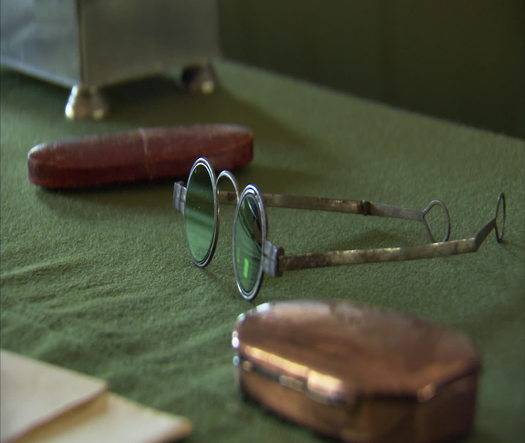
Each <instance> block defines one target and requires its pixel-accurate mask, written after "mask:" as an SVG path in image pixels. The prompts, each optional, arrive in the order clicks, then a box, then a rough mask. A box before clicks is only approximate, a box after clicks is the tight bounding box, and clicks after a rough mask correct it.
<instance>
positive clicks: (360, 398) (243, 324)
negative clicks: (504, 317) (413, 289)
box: [232, 300, 481, 442]
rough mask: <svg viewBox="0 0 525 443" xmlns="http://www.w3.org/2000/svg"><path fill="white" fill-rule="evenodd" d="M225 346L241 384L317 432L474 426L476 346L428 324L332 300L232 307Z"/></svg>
mask: <svg viewBox="0 0 525 443" xmlns="http://www.w3.org/2000/svg"><path fill="white" fill-rule="evenodd" d="M232 345H233V348H234V349H235V351H236V356H235V358H234V364H235V367H236V374H237V382H238V386H239V388H240V389H241V390H242V391H243V392H244V393H245V394H246V395H247V396H248V397H251V398H253V399H254V400H256V401H258V402H260V403H261V404H263V405H264V406H265V407H266V408H268V409H269V410H271V411H273V412H275V413H277V414H279V415H280V416H282V417H284V418H287V419H289V420H291V421H293V422H296V423H298V424H301V425H303V426H306V427H309V428H311V429H313V430H314V431H316V432H319V433H321V434H324V435H327V436H331V437H335V438H339V439H342V440H345V441H352V442H370V441H381V442H385V441H388V442H390V441H399V442H408V441H417V442H423V441H439V440H445V439H450V438H456V437H461V436H463V435H465V434H467V433H468V431H469V430H470V428H471V427H472V423H473V419H474V406H475V401H476V390H477V380H478V374H479V371H480V368H481V363H480V359H479V356H478V353H477V352H476V350H475V349H474V347H473V346H472V344H471V342H470V340H469V339H468V337H467V336H466V335H465V334H463V333H460V332H457V331H454V330H450V329H447V328H444V327H441V326H439V325H437V324H435V323H432V322H428V321H425V320H421V319H418V318H415V317H410V316H407V315H404V314H401V313H397V312H392V311H387V310H382V309H375V308H372V307H367V306H362V305H356V304H351V303H349V302H344V301H337V300H329V301H327V300H318V301H316V300H298V301H292V302H278V303H266V304H263V305H260V306H259V307H257V308H256V309H254V310H251V311H249V312H247V313H246V314H242V315H241V316H239V318H238V320H237V323H236V324H235V329H234V332H233V336H232Z"/></svg>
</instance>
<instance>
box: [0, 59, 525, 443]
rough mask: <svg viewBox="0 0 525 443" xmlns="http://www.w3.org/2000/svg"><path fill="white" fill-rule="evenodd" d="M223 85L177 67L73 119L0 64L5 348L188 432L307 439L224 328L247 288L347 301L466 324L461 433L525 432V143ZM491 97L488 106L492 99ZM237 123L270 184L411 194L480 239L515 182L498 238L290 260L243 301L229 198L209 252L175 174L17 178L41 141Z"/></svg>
mask: <svg viewBox="0 0 525 443" xmlns="http://www.w3.org/2000/svg"><path fill="white" fill-rule="evenodd" d="M217 71H218V75H219V77H220V80H221V87H220V88H219V89H218V91H216V93H214V94H212V95H207V96H191V95H188V94H187V93H185V92H183V91H182V89H181V88H180V87H179V86H178V84H177V82H176V81H175V80H174V78H171V77H166V78H157V79H151V80H146V81H142V82H137V83H133V84H128V85H125V86H118V87H115V88H113V89H112V90H111V91H109V96H110V100H111V105H112V113H111V114H110V116H109V117H108V118H107V119H106V120H104V121H101V122H92V121H79V122H68V121H65V119H64V117H63V108H64V105H65V101H66V99H67V94H68V92H67V91H66V90H65V89H61V88H59V87H56V86H52V85H49V84H46V83H44V82H40V81H37V80H33V79H30V78H26V77H24V76H22V75H19V74H16V73H13V72H10V71H3V72H2V74H1V81H2V90H1V285H2V286H1V321H2V323H1V346H2V347H3V348H5V349H9V350H11V351H15V352H18V353H21V354H23V355H27V356H31V357H35V358H38V359H41V360H44V361H48V362H51V363H55V364H58V365H61V366H65V367H68V368H71V369H74V370H78V371H81V372H84V373H87V374H91V375H94V376H97V377H101V378H103V379H106V380H108V381H109V382H110V383H111V386H112V389H113V391H115V392H117V393H119V394H122V395H124V396H127V397H129V398H131V399H133V400H136V401H138V402H141V403H143V404H146V405H149V406H152V407H155V408H159V409H161V410H164V411H168V412H172V413H175V414H180V415H184V416H187V417H188V418H189V419H191V420H192V422H193V424H194V433H193V435H192V436H191V437H190V438H189V439H188V441H191V442H202V441H252V442H255V441H270V440H271V441H301V442H303V441H316V440H317V439H319V437H317V436H315V435H314V434H312V433H310V432H309V431H307V430H305V429H302V428H300V427H297V426H295V425H293V424H290V423H287V422H285V421H283V420H280V419H279V418H277V417H275V416H274V415H272V414H270V413H268V412H266V411H265V410H264V409H262V408H261V407H259V406H257V405H256V404H253V403H247V402H244V401H243V400H242V399H241V397H240V396H239V394H238V392H237V391H236V389H235V386H234V378H233V369H232V355H233V354H232V350H231V345H230V334H231V330H232V326H233V324H234V321H235V319H236V317H237V316H238V315H239V314H240V313H242V312H244V311H246V310H248V309H250V308H252V307H254V306H256V305H257V304H259V303H262V302H267V301H278V300H293V299H297V298H300V297H309V298H310V297H311V298H341V299H346V300H352V301H358V302H365V303H369V304H372V305H374V306H378V307H383V308H388V309H394V310H398V311H402V312H405V313H409V314H412V315H417V316H420V317H422V318H425V319H430V320H433V321H436V322H438V323H440V324H442V325H445V326H449V327H452V328H456V329H459V330H461V331H464V332H466V333H467V334H468V335H470V337H471V338H472V340H473V342H474V343H475V345H476V346H477V348H478V349H479V352H480V354H481V356H482V359H483V365H484V366H483V372H482V375H481V383H480V388H479V397H478V408H477V414H476V422H475V427H474V430H473V432H472V434H471V436H470V437H469V439H468V441H472V442H485V441H509V442H510V441H523V438H524V436H525V429H524V420H523V416H524V396H525V386H524V380H525V372H524V371H525V364H524V363H525V355H524V349H525V347H524V345H525V343H524V338H525V306H524V301H525V292H524V287H525V279H524V274H525V232H524V230H525V172H524V171H525V148H524V142H523V140H519V139H513V138H510V137H506V136H502V135H497V134H494V133H489V132H483V131H480V130H476V129H472V128H469V127H465V126H459V125H456V124H451V123H448V122H444V121H440V120H436V119H432V118H428V117H425V116H421V115H417V114H411V113H408V112H404V111H399V110H396V109H393V108H389V107H386V106H383V105H380V104H376V103H373V102H367V101H364V100H359V99H356V98H354V97H351V96H346V95H343V94H339V93H335V92H333V91H330V90H326V89H322V88H319V87H314V86H312V85H309V84H306V83H301V82H298V81H295V80H292V79H289V78H285V77H281V76H277V75H274V74H270V73H267V72H262V71H259V70H255V69H252V68H249V67H246V66H241V65H238V64H233V63H230V62H222V63H219V64H218V65H217ZM495 112H497V111H495ZM193 122H233V123H240V124H243V125H246V126H248V127H250V128H251V129H252V130H253V131H254V134H255V158H254V160H253V163H252V164H250V165H249V166H247V167H245V168H243V169H242V170H239V171H236V175H237V177H238V179H239V181H240V183H241V184H247V183H255V184H257V185H258V186H259V188H260V189H261V190H262V191H264V192H275V193H288V194H299V195H312V196H325V197H334V198H349V199H369V200H374V201H380V202H385V203H391V204H395V205H400V206H404V207H414V208H418V209H423V208H424V207H425V206H426V205H427V204H428V203H429V202H430V201H431V200H433V199H441V200H443V201H445V202H446V204H447V205H448V208H449V211H450V214H451V217H452V236H451V237H452V238H453V239H458V238H464V237H469V236H472V235H474V234H475V233H476V232H477V231H478V230H479V229H480V228H481V227H482V226H483V225H484V224H485V223H487V222H488V221H489V220H490V219H491V218H492V217H493V215H494V210H495V206H496V199H497V196H498V193H499V192H501V191H504V192H505V193H506V196H507V227H506V238H505V242H504V243H503V244H498V243H497V242H496V241H495V239H494V235H493V234H491V235H489V237H488V238H487V240H486V242H485V243H484V244H483V245H482V246H481V248H480V250H479V251H478V252H476V253H474V254H466V255H461V256H453V257H449V258H438V259H431V260H418V261H409V262H399V263H382V264H364V265H356V266H347V267H334V268H323V269H313V270H304V271H290V272H287V273H285V274H284V275H283V277H281V278H271V277H267V278H266V279H265V281H264V283H263V287H262V290H261V292H260V293H259V296H258V298H257V299H256V300H255V301H254V302H251V303H249V302H246V301H244V300H242V299H241V298H240V296H239V295H238V293H237V292H236V288H235V281H234V276H233V269H232V265H231V259H230V254H231V249H230V236H231V234H230V230H231V225H232V220H231V218H232V217H231V215H232V212H231V210H226V211H224V213H223V214H222V215H223V221H224V223H223V224H222V225H221V229H222V231H221V233H222V235H221V237H220V240H219V245H218V249H217V254H216V256H215V259H214V261H213V262H212V263H211V265H210V266H209V267H208V268H206V269H204V270H202V269H198V268H197V267H195V266H194V265H193V264H192V263H191V260H190V257H189V252H188V249H187V245H186V241H185V237H184V233H183V223H182V218H181V216H180V214H179V213H177V211H176V210H174V209H173V208H172V206H171V192H172V186H171V183H169V182H157V183H151V184H150V183H143V184H135V185H125V186H113V187H110V188H104V189H97V190H85V191H75V192H57V191H55V192H51V191H47V190H44V189H40V188H38V187H36V186H34V185H31V184H30V183H29V182H28V180H27V164H26V162H27V152H28V150H29V149H30V148H31V147H32V146H34V145H36V144H38V143H41V142H44V141H50V140H55V139H62V138H69V137H72V136H79V135H84V134H95V133H96V134H99V133H108V132H113V131H117V130H126V129H132V128H136V127H144V126H158V125H172V124H184V123H193ZM268 219H269V237H270V239H271V240H273V241H274V242H275V243H277V244H279V245H282V246H283V247H284V248H285V249H286V251H287V252H290V253H300V252H317V251H325V250H335V249H351V248H372V247H383V246H384V247H387V246H402V245H411V244H419V243H423V242H426V241H427V240H426V237H425V231H424V229H423V228H422V226H420V225H417V224H416V226H414V222H403V221H396V220H388V219H374V218H373V217H361V216H356V215H345V214H333V213H332V214H330V213H328V214H327V213H317V212H312V211H298V210H287V209H277V208H272V209H271V210H269V211H268Z"/></svg>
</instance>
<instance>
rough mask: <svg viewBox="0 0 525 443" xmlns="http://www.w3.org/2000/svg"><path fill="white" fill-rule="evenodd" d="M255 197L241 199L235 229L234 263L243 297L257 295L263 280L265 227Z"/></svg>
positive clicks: (250, 195)
mask: <svg viewBox="0 0 525 443" xmlns="http://www.w3.org/2000/svg"><path fill="white" fill-rule="evenodd" d="M262 223H263V221H262V215H261V210H260V207H259V205H258V203H257V200H256V198H255V195H253V194H250V193H248V194H245V195H243V196H242V197H241V201H240V202H239V206H238V209H237V216H236V218H235V227H234V232H233V235H234V248H235V249H234V263H235V274H236V277H237V283H238V284H239V286H240V288H239V289H241V290H242V291H244V293H243V296H245V297H246V296H247V295H248V296H249V295H251V294H253V295H255V293H254V292H253V291H257V289H258V288H257V285H258V284H259V282H260V279H261V275H262V273H261V265H262V247H263V244H262V243H263V225H262Z"/></svg>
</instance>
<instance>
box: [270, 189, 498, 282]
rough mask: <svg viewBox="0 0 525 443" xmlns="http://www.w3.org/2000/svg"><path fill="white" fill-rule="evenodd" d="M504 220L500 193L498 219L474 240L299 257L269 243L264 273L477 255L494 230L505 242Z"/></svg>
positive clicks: (466, 239)
mask: <svg viewBox="0 0 525 443" xmlns="http://www.w3.org/2000/svg"><path fill="white" fill-rule="evenodd" d="M500 204H502V205H503V222H502V226H501V231H499V229H498V225H497V217H498V212H499V208H500ZM505 218H506V208H505V195H504V194H503V193H501V194H500V195H499V197H498V203H497V207H496V215H495V217H494V218H493V219H492V220H490V221H489V222H488V223H487V224H486V225H485V226H483V228H481V229H480V231H479V232H478V233H477V234H476V235H474V236H473V237H469V238H464V239H460V240H451V241H444V242H438V243H429V244H425V245H418V246H406V247H399V248H381V249H353V250H346V251H332V252H324V253H314V254H300V255H283V250H282V248H278V247H276V246H274V245H272V244H271V243H270V242H267V243H270V244H269V245H265V259H266V260H267V262H268V263H267V264H266V266H265V270H267V271H268V273H269V274H271V275H274V276H278V275H281V274H282V273H283V272H284V271H290V270H295V269H306V268H317V267H323V266H338V265H352V264H359V263H374V262H376V263H377V262H386V261H404V260H415V259H423V258H434V257H446V256H450V255H457V254H465V253H469V252H475V251H477V250H478V248H479V247H480V245H481V244H482V243H483V241H484V240H485V239H486V238H487V236H488V235H489V233H490V232H491V231H492V230H493V229H494V230H495V231H496V240H497V241H498V243H500V242H501V241H502V240H503V235H504V229H505ZM272 262H273V263H274V264H275V267H273V269H272V265H271V263H272Z"/></svg>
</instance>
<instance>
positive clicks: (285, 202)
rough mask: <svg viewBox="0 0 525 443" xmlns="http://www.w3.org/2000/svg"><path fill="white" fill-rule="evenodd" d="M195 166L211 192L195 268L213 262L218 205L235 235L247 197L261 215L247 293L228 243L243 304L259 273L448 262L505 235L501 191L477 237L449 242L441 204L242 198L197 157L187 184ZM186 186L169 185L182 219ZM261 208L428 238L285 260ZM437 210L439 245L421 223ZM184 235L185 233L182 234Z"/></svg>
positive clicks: (249, 190)
mask: <svg viewBox="0 0 525 443" xmlns="http://www.w3.org/2000/svg"><path fill="white" fill-rule="evenodd" d="M197 167H204V168H206V171H207V172H208V174H209V177H210V182H211V183H210V184H211V187H212V190H213V197H214V201H213V205H214V232H213V237H212V242H211V245H210V247H209V250H208V253H207V255H206V256H205V258H204V259H203V260H201V261H197V260H195V259H194V258H193V257H192V259H193V262H194V263H195V264H196V265H197V266H199V267H204V266H206V265H208V263H209V262H210V261H211V259H212V258H213V254H214V252H215V249H216V246H217V238H218V235H219V222H220V204H232V205H236V210H235V217H234V228H233V232H234V233H235V229H236V224H237V223H238V219H239V210H240V208H241V205H242V202H243V201H244V199H245V198H247V197H248V196H250V197H252V198H253V199H254V200H255V202H256V203H257V206H258V209H259V211H260V215H261V220H260V222H261V235H262V237H261V243H262V245H261V246H262V247H261V261H260V263H261V264H260V268H259V270H258V274H257V279H256V282H255V284H254V286H253V288H251V289H250V290H249V291H247V290H245V289H244V288H243V287H242V285H241V283H240V278H239V273H240V270H239V269H237V265H236V260H235V253H236V244H235V241H236V240H235V235H232V242H233V267H234V271H235V277H236V283H237V288H238V290H239V292H240V294H241V296H242V297H243V298H244V299H245V300H248V301H249V300H253V299H254V298H255V297H256V296H257V294H258V292H259V289H260V287H261V284H262V280H263V278H264V274H268V275H271V276H273V277H280V276H282V274H283V273H284V271H291V270H297V269H307V268H318V267H326V266H340V265H353V264H360V263H374V262H375V263H377V262H387V261H405V260H415V259H423V258H436V257H447V256H450V255H457V254H465V253H469V252H475V251H477V250H478V249H479V247H480V245H481V244H482V243H483V241H484V240H485V239H486V238H487V236H488V234H489V233H490V232H491V231H492V230H493V229H494V231H495V235H496V241H497V242H498V243H501V242H502V241H503V236H504V233H505V224H506V201H505V194H504V193H503V192H501V193H500V194H499V196H498V199H497V203H496V212H495V215H494V217H493V218H492V219H491V220H490V221H489V222H488V223H487V224H486V225H485V226H483V227H482V228H481V229H480V230H479V232H478V233H477V234H475V235H474V236H472V237H468V238H463V239H459V240H449V238H450V232H451V221H450V215H449V212H448V209H447V206H446V205H445V203H443V202H442V201H441V200H432V201H431V202H430V203H429V204H428V206H427V207H426V208H424V209H423V210H418V209H411V208H402V207H398V206H394V205H390V204H385V203H379V202H372V201H368V200H341V199H329V198H320V197H304V196H293V195H284V194H262V193H261V192H260V191H259V189H258V188H257V187H256V186H255V185H253V184H249V185H247V186H246V187H245V188H244V190H243V191H242V193H241V194H240V195H239V186H238V184H237V180H236V179H235V176H234V175H233V174H232V173H231V172H230V171H226V170H225V171H221V172H220V173H219V175H218V176H216V174H215V171H214V169H213V167H212V166H211V164H210V162H209V161H208V160H207V159H205V158H202V157H201V158H199V159H198V160H197V161H196V162H195V163H194V164H193V167H192V168H191V171H190V174H189V178H188V181H187V183H188V185H189V183H190V181H191V178H192V177H193V173H194V171H195V169H196V168H197ZM223 178H227V179H228V180H229V181H230V182H231V183H232V184H233V188H234V192H224V191H223V192H220V191H219V186H218V184H219V181H220V180H221V179H223ZM187 189H188V188H187V187H185V186H184V185H183V183H182V182H176V183H174V188H173V205H174V207H175V208H176V209H177V210H178V211H179V212H181V213H182V214H183V215H184V210H185V205H186V194H187ZM266 206H271V207H280V208H292V209H307V210H319V211H332V212H343V213H348V214H360V215H366V216H369V215H372V216H378V217H388V218H398V219H404V220H414V221H419V222H421V223H423V225H424V227H425V230H426V232H427V234H428V236H429V239H430V243H426V244H422V245H417V246H402V247H393V248H377V249H349V250H340V251H329V252H320V253H308V254H297V255H285V253H284V248H282V247H281V246H276V245H275V244H273V243H272V242H271V241H270V240H268V219H267V215H266V209H265V207H266ZM436 206H440V207H441V209H442V210H443V213H444V215H445V217H446V221H447V229H446V233H445V236H444V238H443V240H441V241H436V240H435V238H434V236H433V234H432V231H431V229H430V226H429V224H428V222H427V220H426V216H427V215H428V214H429V212H430V211H431V210H432V209H433V208H434V207H436ZM500 210H502V211H503V212H502V214H503V217H502V222H501V229H500V228H499V227H498V223H497V219H498V215H499V213H500ZM186 236H187V230H186Z"/></svg>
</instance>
